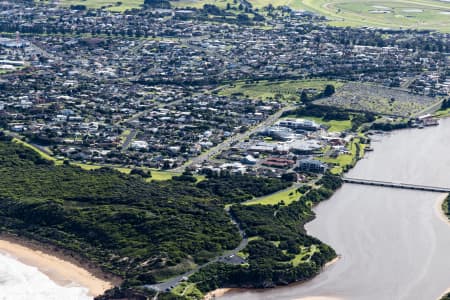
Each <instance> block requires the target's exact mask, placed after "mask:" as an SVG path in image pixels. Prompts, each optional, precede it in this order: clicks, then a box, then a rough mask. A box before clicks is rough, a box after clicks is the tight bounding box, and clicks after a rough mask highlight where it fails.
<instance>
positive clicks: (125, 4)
mask: <svg viewBox="0 0 450 300" xmlns="http://www.w3.org/2000/svg"><path fill="white" fill-rule="evenodd" d="M60 3H61V5H63V6H71V5H85V6H86V7H87V8H94V9H97V8H102V7H104V8H106V9H108V10H110V11H117V12H124V11H126V10H127V9H133V8H140V7H141V5H142V4H144V0H116V1H115V0H61V1H60Z"/></svg>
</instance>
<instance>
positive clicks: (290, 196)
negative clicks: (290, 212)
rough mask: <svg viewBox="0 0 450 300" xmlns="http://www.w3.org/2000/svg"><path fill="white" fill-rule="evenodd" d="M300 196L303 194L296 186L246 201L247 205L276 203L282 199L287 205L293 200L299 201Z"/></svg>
mask: <svg viewBox="0 0 450 300" xmlns="http://www.w3.org/2000/svg"><path fill="white" fill-rule="evenodd" d="M300 196H301V194H300V193H299V192H297V188H295V187H294V188H290V189H286V190H282V191H279V192H277V193H274V194H271V195H268V196H265V197H261V198H258V199H255V200H251V201H248V202H245V205H256V204H261V205H275V204H278V203H280V202H281V201H284V204H285V205H289V204H291V203H292V202H294V201H297V200H298V198H299V197H300Z"/></svg>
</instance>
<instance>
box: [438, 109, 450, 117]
mask: <svg viewBox="0 0 450 300" xmlns="http://www.w3.org/2000/svg"><path fill="white" fill-rule="evenodd" d="M434 115H435V116H436V117H438V118H445V117H450V108H447V109H445V110H438V111H437V112H436V113H435V114H434Z"/></svg>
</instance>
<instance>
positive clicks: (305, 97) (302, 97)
mask: <svg viewBox="0 0 450 300" xmlns="http://www.w3.org/2000/svg"><path fill="white" fill-rule="evenodd" d="M300 101H301V102H303V103H307V102H309V97H308V93H306V91H305V90H303V91H302V93H301V94H300Z"/></svg>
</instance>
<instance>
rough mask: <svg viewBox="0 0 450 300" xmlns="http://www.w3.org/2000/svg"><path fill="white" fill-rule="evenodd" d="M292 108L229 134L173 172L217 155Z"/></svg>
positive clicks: (292, 107) (281, 110) (285, 108)
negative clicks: (241, 130) (245, 129)
mask: <svg viewBox="0 0 450 300" xmlns="http://www.w3.org/2000/svg"><path fill="white" fill-rule="evenodd" d="M294 108H295V106H291V105H288V106H286V107H283V108H282V109H280V110H279V111H277V112H276V113H274V114H273V115H271V116H269V117H268V118H267V119H265V120H264V121H262V122H261V123H259V124H258V125H256V126H254V127H252V128H250V129H249V130H247V131H246V132H244V133H238V134H236V135H233V136H231V137H230V138H228V139H226V140H225V141H223V142H222V143H220V144H218V145H217V146H215V147H213V148H211V149H209V150H208V151H206V152H204V153H202V154H200V155H199V156H196V157H193V158H192V159H191V160H189V161H188V162H187V163H185V164H184V165H182V166H180V167H178V168H176V169H173V171H175V172H182V171H183V170H184V169H185V168H187V167H189V166H191V165H194V164H200V163H202V162H203V161H206V160H209V159H210V158H211V157H214V156H216V155H218V154H219V153H221V152H222V151H224V150H226V149H228V148H230V147H231V145H232V144H233V143H234V142H241V141H243V140H245V139H247V138H248V137H249V136H250V135H252V134H253V133H256V132H258V131H260V130H261V129H262V128H264V127H266V126H269V125H272V124H273V123H275V122H276V121H277V120H278V119H279V118H280V117H281V115H282V114H283V113H284V112H286V111H289V110H292V109H294Z"/></svg>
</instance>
